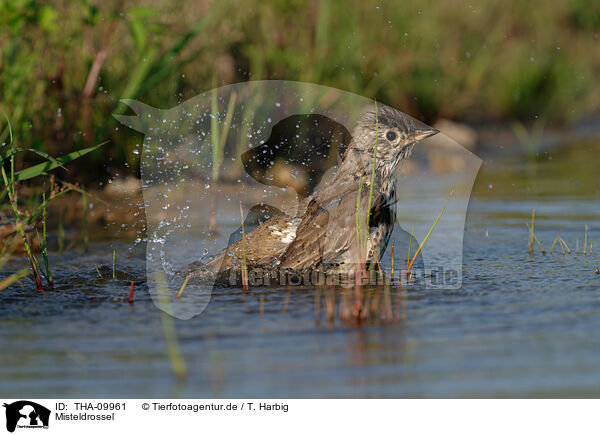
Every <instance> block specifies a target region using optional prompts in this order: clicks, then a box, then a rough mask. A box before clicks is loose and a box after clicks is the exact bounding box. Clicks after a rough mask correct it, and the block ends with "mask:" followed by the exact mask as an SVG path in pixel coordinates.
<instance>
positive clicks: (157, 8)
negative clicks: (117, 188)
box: [0, 0, 600, 179]
mask: <svg viewBox="0 0 600 435" xmlns="http://www.w3.org/2000/svg"><path fill="white" fill-rule="evenodd" d="M599 34H600V4H599V3H598V2H593V1H591V0H559V1H556V2H552V3H548V2H535V4H531V3H523V2H519V1H518V0H509V1H504V2H500V1H496V2H485V3H472V2H467V1H460V0H451V1H448V2H434V1H433V0H423V1H415V0H408V1H403V2H401V3H400V2H386V1H381V2H379V1H377V2H374V1H367V2H365V1H358V0H352V1H350V2H343V1H331V2H318V1H297V0H294V1H285V2H284V1H281V0H267V1H264V2H257V3H254V4H248V3H247V2H242V1H241V0H222V1H218V2H217V1H210V0H206V1H200V2H183V3H181V2H171V1H167V0H160V1H158V2H157V1H153V2H150V1H149V0H139V1H129V0H124V1H114V0H110V1H105V2H98V1H91V0H78V1H67V0H54V1H51V2H40V1H36V0H0V110H2V111H4V112H5V113H7V114H8V115H9V116H10V118H11V120H12V121H13V129H14V133H15V136H16V137H19V138H20V141H21V143H24V144H26V145H27V147H30V148H34V149H37V150H42V151H45V152H47V153H48V154H50V155H56V156H60V155H65V154H68V153H69V152H72V151H74V150H77V149H82V148H85V147H88V146H91V145H93V144H96V143H99V142H103V141H105V140H111V145H110V146H107V147H103V148H102V149H101V150H99V151H97V152H95V153H93V155H92V156H91V158H92V159H94V160H93V161H94V162H95V163H96V164H94V165H93V168H95V171H96V172H94V171H89V170H86V172H85V174H86V175H87V176H88V177H89V178H90V179H93V178H94V177H97V176H99V175H104V174H103V173H104V172H105V171H106V170H107V167H108V168H109V169H110V167H117V168H118V167H122V166H123V165H125V164H129V165H131V166H133V167H135V166H136V165H137V161H136V159H137V158H138V157H139V156H138V155H136V154H134V153H133V152H132V150H133V148H134V146H135V144H136V143H137V142H139V140H140V136H139V135H138V134H137V133H134V132H132V131H130V130H128V129H125V128H118V125H117V123H116V121H114V119H113V118H112V116H110V115H111V114H112V113H122V112H124V111H125V110H126V108H125V107H123V106H121V105H119V103H118V101H119V99H121V98H134V99H141V100H142V101H144V102H145V103H147V104H150V105H153V106H156V107H161V108H165V107H170V106H173V105H176V104H178V103H179V102H181V101H184V100H186V99H188V98H190V97H192V96H194V95H196V94H198V93H200V92H202V91H205V90H207V89H210V88H211V87H212V84H213V83H215V81H216V82H217V83H218V84H226V83H233V82H239V81H244V80H253V79H288V80H301V81H308V82H314V83H321V84H324V85H329V86H334V87H338V88H342V89H345V90H348V91H351V92H355V93H358V94H361V95H364V96H367V97H370V98H377V100H378V101H381V102H383V103H386V104H389V105H392V106H395V107H399V108H401V109H403V110H405V111H407V112H409V113H411V114H413V115H415V116H418V117H421V118H422V119H424V120H426V121H428V122H432V121H434V120H435V119H436V118H438V117H448V118H453V119H458V120H468V121H477V120H482V119H498V118H501V119H506V120H514V119H519V120H520V121H522V122H524V123H529V122H532V121H533V120H534V119H538V118H542V119H546V120H548V121H549V122H554V121H558V122H569V121H572V120H575V119H578V118H579V117H581V116H583V115H586V114H588V113H591V112H594V111H597V109H598V101H600V88H599V87H598V86H597V83H596V82H597V80H596V79H597V77H598V73H599V72H600V50H598V48H599V44H600V36H599ZM0 135H1V136H0V138H1V139H2V140H1V141H0V142H6V141H7V139H8V130H7V129H6V128H5V129H4V130H3V131H2V132H1V133H0ZM21 162H22V160H21V159H18V160H17V162H16V164H17V167H19V165H21V164H22V163H21ZM78 173H79V174H81V171H79V172H78Z"/></svg>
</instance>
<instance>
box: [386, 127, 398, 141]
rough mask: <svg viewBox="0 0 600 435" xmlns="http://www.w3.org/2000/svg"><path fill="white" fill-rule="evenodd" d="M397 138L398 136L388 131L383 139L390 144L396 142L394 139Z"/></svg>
mask: <svg viewBox="0 0 600 435" xmlns="http://www.w3.org/2000/svg"><path fill="white" fill-rule="evenodd" d="M397 137H398V135H397V134H396V132H395V131H392V130H389V131H388V132H387V133H386V134H385V138H386V139H387V140H389V141H390V142H393V141H395V140H396V138H397Z"/></svg>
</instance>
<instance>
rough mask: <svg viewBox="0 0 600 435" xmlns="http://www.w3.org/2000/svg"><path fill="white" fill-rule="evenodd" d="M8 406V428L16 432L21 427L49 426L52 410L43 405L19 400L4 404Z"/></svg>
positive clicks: (45, 427) (37, 427)
mask: <svg viewBox="0 0 600 435" xmlns="http://www.w3.org/2000/svg"><path fill="white" fill-rule="evenodd" d="M4 407H5V408H6V430H7V431H9V432H14V431H15V429H16V428H17V427H18V428H19V429H23V428H25V429H40V428H44V429H47V428H48V422H49V420H50V410H49V409H48V408H46V407H44V406H42V405H39V404H37V403H35V402H31V401H29V400H19V401H17V402H13V403H11V404H6V403H5V404H4Z"/></svg>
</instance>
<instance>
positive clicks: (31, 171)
mask: <svg viewBox="0 0 600 435" xmlns="http://www.w3.org/2000/svg"><path fill="white" fill-rule="evenodd" d="M106 143H108V141H106V142H102V143H101V144H98V145H94V146H91V147H88V148H84V149H82V150H78V151H73V152H72V153H69V154H67V155H66V156H62V157H58V158H57V159H56V162H51V161H50V162H45V163H40V164H39V165H35V166H31V167H30V168H27V169H23V170H21V171H18V172H16V173H15V176H14V181H24V180H29V179H30V178H34V177H37V176H39V175H41V174H43V173H44V172H48V171H51V170H53V169H56V168H58V167H59V166H62V165H64V164H65V163H69V162H72V161H73V160H76V159H78V158H79V157H82V156H84V155H86V154H88V153H91V152H92V151H95V150H96V149H98V148H100V147H101V146H102V145H104V144H106Z"/></svg>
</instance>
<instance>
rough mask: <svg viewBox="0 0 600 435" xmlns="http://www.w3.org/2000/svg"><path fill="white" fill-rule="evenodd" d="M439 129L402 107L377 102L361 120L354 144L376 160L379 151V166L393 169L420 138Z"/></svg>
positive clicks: (367, 156)
mask: <svg viewBox="0 0 600 435" xmlns="http://www.w3.org/2000/svg"><path fill="white" fill-rule="evenodd" d="M436 133H438V130H436V129H434V128H431V127H427V126H425V125H424V124H423V125H422V126H417V125H416V124H415V122H414V121H413V120H412V119H410V118H409V117H408V116H406V115H405V114H403V113H402V112H400V111H399V110H395V109H393V108H391V107H388V106H384V105H377V106H376V107H375V108H373V109H370V110H368V111H367V112H365V113H364V114H363V115H362V116H361V117H360V119H359V120H358V123H357V126H356V128H355V130H354V134H353V142H354V143H353V145H354V148H355V149H356V150H357V151H358V152H360V153H362V154H363V157H366V158H367V159H370V160H373V158H374V157H375V153H376V157H377V161H378V164H377V168H378V169H384V170H386V169H387V170H389V171H392V172H393V171H394V170H395V168H396V166H397V164H398V162H399V161H400V160H402V159H405V158H407V157H409V156H410V154H411V152H412V149H413V147H414V146H415V144H416V143H417V142H419V141H420V140H423V139H426V138H428V137H430V136H433V135H434V134H436ZM386 172H387V171H386Z"/></svg>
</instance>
